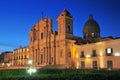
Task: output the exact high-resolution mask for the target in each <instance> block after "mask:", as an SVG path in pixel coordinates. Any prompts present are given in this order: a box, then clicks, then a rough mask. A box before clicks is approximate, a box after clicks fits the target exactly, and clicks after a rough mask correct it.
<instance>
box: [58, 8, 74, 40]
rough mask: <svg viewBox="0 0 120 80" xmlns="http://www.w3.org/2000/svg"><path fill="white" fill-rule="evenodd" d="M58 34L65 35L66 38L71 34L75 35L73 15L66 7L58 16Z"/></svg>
mask: <svg viewBox="0 0 120 80" xmlns="http://www.w3.org/2000/svg"><path fill="white" fill-rule="evenodd" d="M57 21H58V35H59V36H61V35H62V36H64V38H67V36H69V35H73V17H72V15H71V14H70V13H69V12H68V11H67V9H66V8H64V10H63V11H62V12H61V14H60V15H59V16H58V19H57Z"/></svg>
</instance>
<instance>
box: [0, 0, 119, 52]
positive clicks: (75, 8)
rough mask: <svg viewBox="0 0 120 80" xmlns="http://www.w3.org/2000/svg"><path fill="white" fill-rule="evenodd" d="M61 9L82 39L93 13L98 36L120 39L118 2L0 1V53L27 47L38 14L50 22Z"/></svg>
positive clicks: (55, 19)
mask: <svg viewBox="0 0 120 80" xmlns="http://www.w3.org/2000/svg"><path fill="white" fill-rule="evenodd" d="M64 7H66V8H67V10H68V11H69V12H70V13H71V14H72V15H73V17H74V34H75V35H77V36H80V37H82V29H83V26H84V23H85V22H86V21H87V20H88V15H89V14H91V13H92V14H93V16H94V19H95V20H96V21H97V22H98V23H99V25H100V29H101V36H102V37H107V36H113V37H120V0H1V1H0V52H3V51H9V50H13V49H15V48H18V47H19V46H20V45H21V46H27V45H28V44H29V30H30V29H31V28H32V26H33V25H34V24H35V23H37V22H38V21H39V20H40V19H41V12H44V16H48V17H50V18H52V20H53V29H54V30H57V17H58V15H59V14H60V13H61V11H63V9H64Z"/></svg>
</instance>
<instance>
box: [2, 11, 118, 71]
mask: <svg viewBox="0 0 120 80" xmlns="http://www.w3.org/2000/svg"><path fill="white" fill-rule="evenodd" d="M57 22H58V32H57V31H54V30H53V29H52V25H53V24H52V19H50V18H45V17H42V18H41V20H40V21H39V22H37V23H36V24H35V25H34V26H33V27H32V28H31V30H30V32H29V35H30V43H29V45H28V47H24V48H23V47H19V48H18V49H15V50H14V51H13V52H10V53H7V54H4V56H3V54H2V55H1V56H0V61H1V62H0V63H1V64H0V65H1V66H2V67H3V66H4V65H5V64H6V65H7V66H11V67H18V68H19V67H26V66H28V61H29V60H31V61H32V65H34V66H36V67H40V68H41V67H51V66H52V67H54V68H80V69H86V68H87V69H101V68H102V69H103V68H105V69H120V63H119V60H120V45H119V44H120V38H118V39H114V38H112V37H106V38H102V37H101V35H100V26H99V24H98V23H97V22H96V21H95V20H94V19H93V16H92V15H90V16H89V19H88V21H87V22H86V23H85V25H84V28H83V38H81V37H77V36H74V34H73V17H72V15H71V14H70V13H69V12H68V11H67V10H66V9H64V10H63V11H62V12H61V13H60V15H59V16H58V18H57Z"/></svg>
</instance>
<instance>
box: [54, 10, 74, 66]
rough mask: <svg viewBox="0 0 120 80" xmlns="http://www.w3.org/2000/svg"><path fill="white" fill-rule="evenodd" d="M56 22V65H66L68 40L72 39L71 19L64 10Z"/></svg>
mask: <svg viewBox="0 0 120 80" xmlns="http://www.w3.org/2000/svg"><path fill="white" fill-rule="evenodd" d="M57 21H58V37H57V43H56V45H57V53H56V59H57V61H56V62H57V64H60V65H64V67H66V65H68V61H69V60H68V54H69V53H70V48H69V45H70V44H71V43H70V40H71V39H72V38H73V17H72V15H71V14H70V13H69V12H68V11H67V9H66V8H64V10H63V11H62V12H61V13H60V15H59V16H58V18H57Z"/></svg>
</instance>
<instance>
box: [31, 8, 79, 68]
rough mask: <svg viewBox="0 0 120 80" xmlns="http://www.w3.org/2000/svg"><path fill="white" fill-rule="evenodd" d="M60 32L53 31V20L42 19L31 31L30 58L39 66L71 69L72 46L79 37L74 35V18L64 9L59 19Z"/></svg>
mask: <svg viewBox="0 0 120 80" xmlns="http://www.w3.org/2000/svg"><path fill="white" fill-rule="evenodd" d="M57 22H58V32H56V31H53V30H52V20H51V19H50V18H42V19H41V20H40V21H39V22H38V23H36V24H35V25H34V27H33V28H32V29H31V30H30V45H29V48H30V55H31V56H30V58H31V59H32V60H33V63H34V64H35V65H37V66H45V65H60V66H62V67H71V66H72V64H73V60H72V58H71V46H72V45H74V43H75V40H76V39H77V37H75V36H74V35H73V17H72V16H71V14H70V13H69V12H68V11H67V10H66V9H64V10H63V11H62V12H61V14H60V15H59V16H58V18H57Z"/></svg>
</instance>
